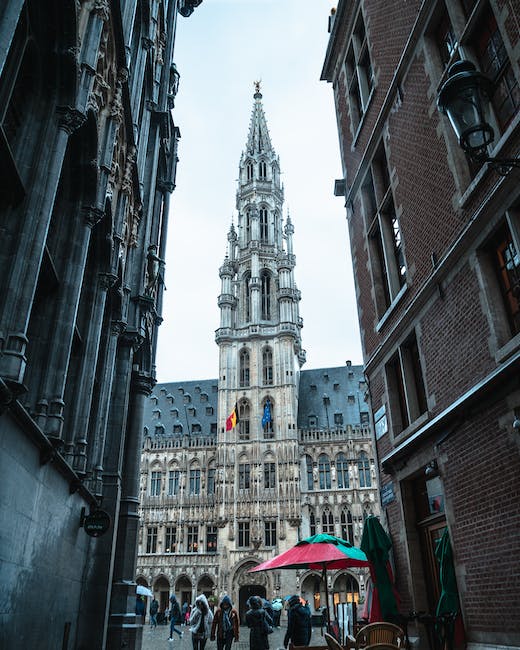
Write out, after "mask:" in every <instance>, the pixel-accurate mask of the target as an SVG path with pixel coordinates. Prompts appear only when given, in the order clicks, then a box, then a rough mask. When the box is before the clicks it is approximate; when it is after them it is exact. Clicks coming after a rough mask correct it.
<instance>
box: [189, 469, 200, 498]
mask: <svg viewBox="0 0 520 650" xmlns="http://www.w3.org/2000/svg"><path fill="white" fill-rule="evenodd" d="M190 494H200V469H198V468H197V469H190Z"/></svg>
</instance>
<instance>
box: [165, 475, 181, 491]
mask: <svg viewBox="0 0 520 650" xmlns="http://www.w3.org/2000/svg"><path fill="white" fill-rule="evenodd" d="M180 475H181V473H180V471H179V470H178V469H171V470H170V471H169V472H168V496H170V497H172V496H175V495H176V494H178V493H179V481H180Z"/></svg>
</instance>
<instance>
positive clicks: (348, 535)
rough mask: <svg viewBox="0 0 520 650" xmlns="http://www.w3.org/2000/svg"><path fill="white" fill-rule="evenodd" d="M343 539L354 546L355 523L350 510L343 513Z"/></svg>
mask: <svg viewBox="0 0 520 650" xmlns="http://www.w3.org/2000/svg"><path fill="white" fill-rule="evenodd" d="M341 538H342V539H345V540H347V541H348V542H350V543H351V544H352V545H354V522H353V519H352V513H351V512H350V510H344V509H343V510H342V511H341Z"/></svg>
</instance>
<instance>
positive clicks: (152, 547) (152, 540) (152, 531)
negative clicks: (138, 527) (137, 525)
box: [146, 526, 157, 553]
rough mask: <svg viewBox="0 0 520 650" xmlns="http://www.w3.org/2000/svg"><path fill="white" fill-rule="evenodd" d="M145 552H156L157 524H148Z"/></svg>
mask: <svg viewBox="0 0 520 650" xmlns="http://www.w3.org/2000/svg"><path fill="white" fill-rule="evenodd" d="M146 552H147V553H157V526H149V527H148V528H147V530H146Z"/></svg>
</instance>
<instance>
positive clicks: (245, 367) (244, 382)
mask: <svg viewBox="0 0 520 650" xmlns="http://www.w3.org/2000/svg"><path fill="white" fill-rule="evenodd" d="M249 374H250V369H249V352H248V351H247V350H241V351H240V388H246V387H247V386H249V381H250V376H249Z"/></svg>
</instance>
